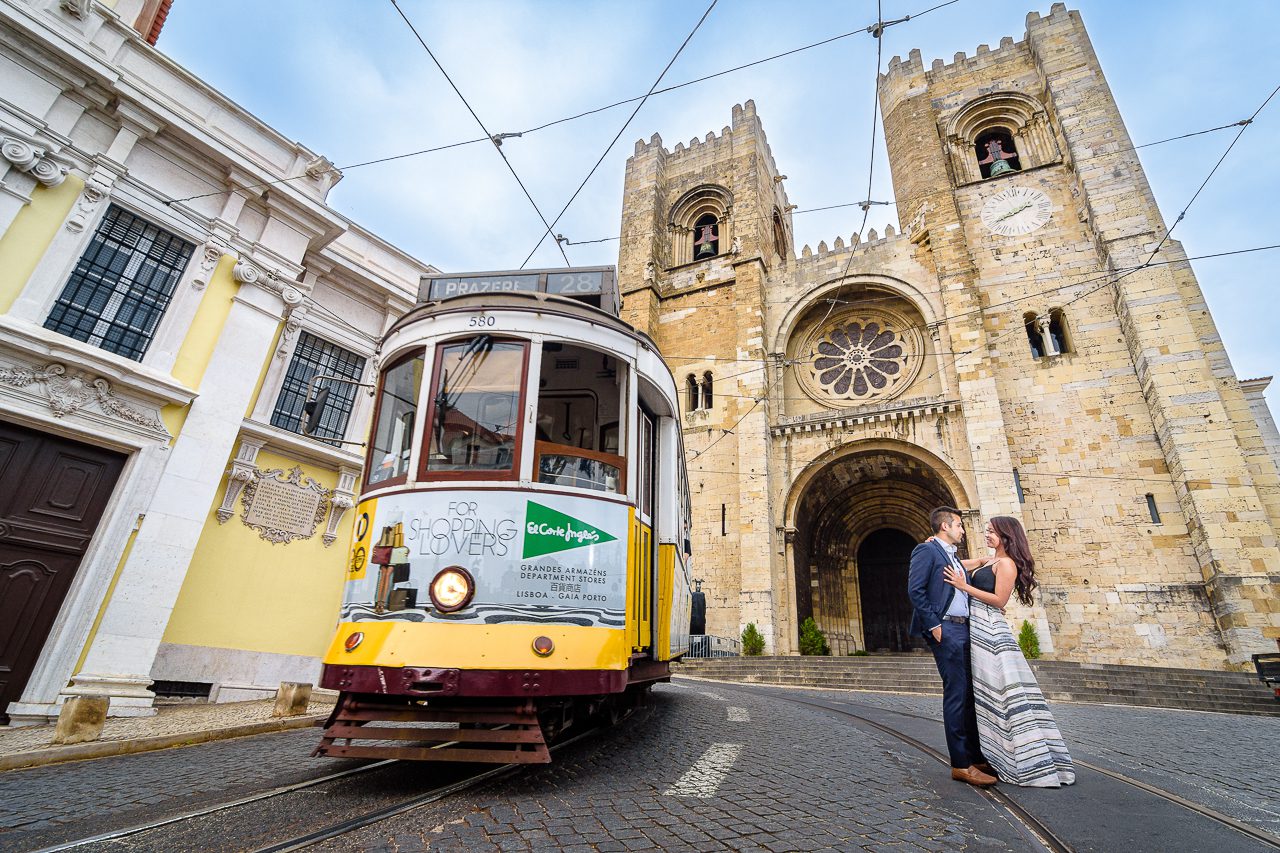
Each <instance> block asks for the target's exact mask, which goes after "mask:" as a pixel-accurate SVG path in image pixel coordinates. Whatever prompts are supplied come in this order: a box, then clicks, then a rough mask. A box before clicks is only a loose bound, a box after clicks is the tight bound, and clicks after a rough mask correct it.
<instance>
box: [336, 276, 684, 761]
mask: <svg viewBox="0 0 1280 853" xmlns="http://www.w3.org/2000/svg"><path fill="white" fill-rule="evenodd" d="M612 285H613V277H612V269H611V268H604V269H595V270H572V271H536V272H531V273H519V274H483V275H481V276H468V277H459V276H451V277H431V278H429V279H427V280H425V281H424V293H423V297H424V298H423V300H422V301H421V302H420V304H419V305H418V307H416V308H415V309H414V310H412V311H411V312H409V313H408V314H407V315H405V317H403V318H402V319H401V320H400V321H399V322H397V323H396V324H395V326H393V327H392V329H391V330H390V331H389V333H388V334H387V336H386V337H385V339H384V341H383V344H382V352H383V353H385V357H384V358H383V361H382V363H381V365H382V366H381V369H380V371H379V374H380V378H379V383H378V388H377V392H376V394H377V400H376V406H375V412H374V417H373V426H372V430H371V432H370V440H369V444H368V452H367V458H366V465H365V471H364V480H363V483H362V489H361V495H360V499H359V504H358V506H357V507H356V510H355V517H356V518H355V530H354V542H353V545H352V550H351V558H350V562H349V565H348V573H347V579H346V580H347V582H346V587H345V594H344V600H343V605H342V612H341V624H340V626H339V629H338V631H337V633H336V635H335V638H334V641H333V643H332V645H331V647H330V649H329V651H328V653H327V655H326V657H325V660H324V664H325V665H324V673H323V676H322V679H321V684H322V686H324V687H327V688H331V689H336V690H340V691H342V697H341V699H340V701H339V704H338V707H337V709H336V710H335V712H334V716H333V717H332V718H331V720H330V721H329V725H328V727H327V729H326V733H325V738H324V740H323V741H322V744H321V746H320V748H319V750H318V752H320V753H322V754H328V755H366V756H368V755H378V756H385V755H388V754H391V753H389V752H388V751H387V748H386V747H381V746H377V745H373V744H369V743H365V744H356V743H351V742H349V741H348V743H347V744H346V745H341V744H339V743H337V741H338V740H340V739H346V738H356V739H360V738H363V739H365V740H378V739H379V738H388V737H390V738H394V739H397V740H403V739H405V738H406V737H407V736H408V735H406V734H405V733H404V732H405V729H403V728H400V730H399V731H400V733H399V734H390V735H389V734H388V733H390V732H396V729H383V728H382V727H378V726H370V725H369V724H370V723H371V722H376V721H378V720H396V721H399V722H401V723H404V722H431V723H439V722H456V723H459V724H463V723H465V724H466V725H465V726H460V727H459V728H458V729H447V730H445V731H448V732H450V734H449V735H448V737H449V738H450V740H451V742H450V743H448V744H445V742H444V741H441V743H440V744H436V745H435V746H434V747H433V746H400V747H395V748H394V749H393V750H392V752H394V754H395V755H396V756H398V757H409V758H424V759H448V760H467V761H475V760H494V761H499V760H500V761H545V760H548V757H547V753H546V747H545V742H546V740H547V739H548V738H550V737H551V736H552V735H554V734H555V733H556V732H558V731H559V730H561V729H563V728H564V727H565V726H567V725H568V723H569V722H570V721H571V720H572V719H573V717H574V716H575V715H581V714H582V713H583V712H597V711H601V710H605V711H611V712H614V713H616V712H617V711H618V710H619V709H620V707H621V706H623V705H625V701H626V698H627V697H628V696H630V695H633V694H634V693H635V692H636V689H637V688H639V687H642V686H644V685H647V684H650V683H652V682H653V681H655V680H660V679H665V678H667V677H668V676H669V668H668V661H669V660H670V659H671V658H672V657H673V656H675V655H678V654H680V653H681V652H682V651H683V645H684V644H685V643H687V629H688V598H689V595H688V588H689V587H688V577H687V571H686V570H685V557H684V555H683V554H682V553H678V552H681V551H682V550H683V549H678V548H676V547H675V545H676V543H678V542H682V541H684V540H685V539H686V538H687V534H686V533H685V532H684V530H682V528H684V527H687V523H688V522H687V519H688V512H687V508H688V507H687V491H686V489H685V487H684V483H683V466H682V464H681V463H680V441H679V430H678V429H677V425H676V420H675V418H676V415H677V411H676V397H675V394H676V389H675V384H674V381H673V379H672V378H671V375H670V372H669V371H668V370H667V368H666V366H665V365H664V364H663V362H662V361H661V359H660V357H659V355H658V353H657V351H656V349H655V348H654V346H653V344H652V342H651V341H649V340H648V339H647V338H646V337H645V336H643V335H642V334H640V333H638V332H636V331H635V330H634V329H632V328H631V327H629V326H627V325H626V324H625V323H623V322H622V321H621V320H619V319H618V318H617V316H616V305H617V298H616V290H613V289H612ZM570 288H573V289H570ZM566 290H568V291H569V293H570V294H572V295H573V296H574V297H576V298H569V297H568V296H566V295H565V293H566ZM592 303H594V304H592ZM609 309H613V310H609ZM681 626H682V627H681ZM477 715H479V716H477ZM423 731H425V732H427V736H426V737H425V739H426V740H428V741H429V740H431V739H432V738H433V737H437V736H433V735H431V732H432V731H435V732H439V731H440V729H421V730H419V729H414V732H415V734H414V737H417V735H419V734H421V733H422V732H423ZM477 732H481V733H480V734H477ZM504 732H506V734H504ZM438 737H444V735H438ZM469 738H474V740H470V739H469ZM513 738H514V739H513Z"/></svg>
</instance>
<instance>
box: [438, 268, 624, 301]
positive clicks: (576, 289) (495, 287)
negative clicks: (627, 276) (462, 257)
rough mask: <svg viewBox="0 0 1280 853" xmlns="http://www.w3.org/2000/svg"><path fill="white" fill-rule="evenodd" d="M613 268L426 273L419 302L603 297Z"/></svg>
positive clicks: (610, 280) (611, 286)
mask: <svg viewBox="0 0 1280 853" xmlns="http://www.w3.org/2000/svg"><path fill="white" fill-rule="evenodd" d="M613 279H614V268H613V267H581V268H576V269H575V268H569V269H554V270H516V271H509V272H479V273H466V274H462V275H447V274H446V275H428V276H423V278H422V286H421V287H420V288H419V290H418V299H419V300H420V301H424V302H425V301H433V300H436V299H451V298H453V297H455V296H470V295H472V294H475V293H511V292H516V291H523V292H526V293H554V294H558V295H561V296H588V297H590V296H600V295H602V294H604V293H606V292H609V291H612V289H613Z"/></svg>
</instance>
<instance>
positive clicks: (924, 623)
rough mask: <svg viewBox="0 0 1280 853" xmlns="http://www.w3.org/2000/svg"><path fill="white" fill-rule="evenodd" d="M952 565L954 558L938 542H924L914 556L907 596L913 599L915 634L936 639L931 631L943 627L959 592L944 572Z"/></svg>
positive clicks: (908, 574) (912, 556) (912, 553)
mask: <svg viewBox="0 0 1280 853" xmlns="http://www.w3.org/2000/svg"><path fill="white" fill-rule="evenodd" d="M949 565H951V558H950V557H948V556H947V552H946V549H945V548H943V547H942V543H941V542H939V541H937V540H936V539H935V540H934V541H932V542H921V543H920V544H919V545H917V546H916V547H915V550H913V551H912V552H911V570H910V571H909V572H908V573H907V596H908V597H909V598H910V599H911V608H912V612H911V633H912V634H919V635H920V636H923V637H927V638H928V639H933V637H932V636H931V635H930V634H929V631H930V629H932V628H933V627H935V626H937V625H941V624H942V617H943V615H944V614H945V613H946V612H947V608H948V607H950V606H951V599H952V598H954V597H955V594H956V588H955V587H954V586H952V585H951V584H949V583H947V582H946V580H944V579H943V577H942V570H943V569H945V568H946V567H947V566H949Z"/></svg>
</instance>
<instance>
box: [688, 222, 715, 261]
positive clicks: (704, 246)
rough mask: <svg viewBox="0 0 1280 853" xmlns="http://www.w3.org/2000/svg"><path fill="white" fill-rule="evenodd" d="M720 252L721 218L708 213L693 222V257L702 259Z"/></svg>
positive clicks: (696, 259)
mask: <svg viewBox="0 0 1280 853" xmlns="http://www.w3.org/2000/svg"><path fill="white" fill-rule="evenodd" d="M718 254H720V220H718V219H716V216H715V214H714V213H707V214H704V215H702V216H700V217H699V218H698V221H697V222H695V223H693V259H694V260H695V261H701V260H704V259H706V258H714V257H715V256H716V255H718Z"/></svg>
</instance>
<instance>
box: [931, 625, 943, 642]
mask: <svg viewBox="0 0 1280 853" xmlns="http://www.w3.org/2000/svg"><path fill="white" fill-rule="evenodd" d="M929 633H931V634H933V639H934V640H935V641H937V642H939V643H941V642H942V626H941V625H939V626H938V627H937V628H934V629H933V630H932V631H930V632H929Z"/></svg>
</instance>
